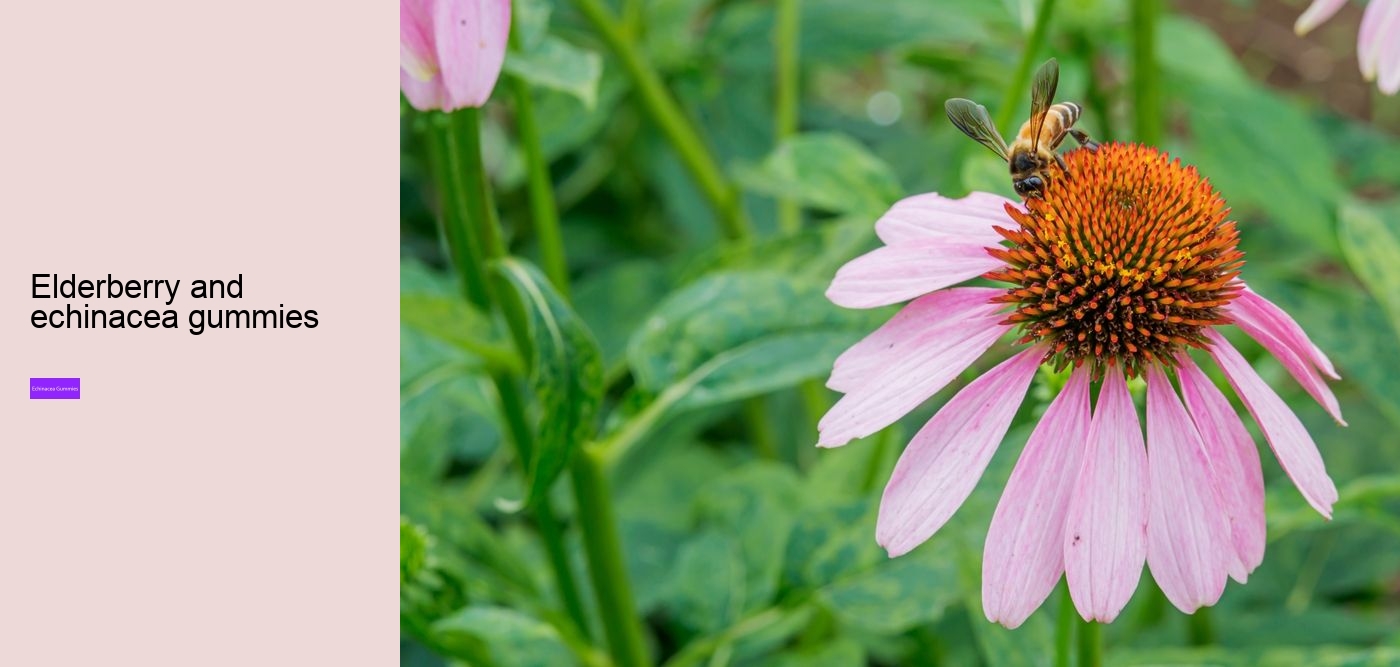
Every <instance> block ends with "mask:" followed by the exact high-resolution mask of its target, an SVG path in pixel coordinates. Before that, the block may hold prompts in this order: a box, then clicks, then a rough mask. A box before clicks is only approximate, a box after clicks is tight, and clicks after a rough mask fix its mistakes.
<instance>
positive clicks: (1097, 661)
mask: <svg viewBox="0 0 1400 667" xmlns="http://www.w3.org/2000/svg"><path fill="white" fill-rule="evenodd" d="M1078 624H1079V667H1102V665H1103V626H1102V625H1099V624H1098V623H1096V622H1094V621H1084V620H1081V621H1079V623H1078Z"/></svg>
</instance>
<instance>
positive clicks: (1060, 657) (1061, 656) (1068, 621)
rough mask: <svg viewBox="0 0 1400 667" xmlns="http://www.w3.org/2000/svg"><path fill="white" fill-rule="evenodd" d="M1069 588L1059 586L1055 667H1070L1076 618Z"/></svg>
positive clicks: (1076, 613)
mask: <svg viewBox="0 0 1400 667" xmlns="http://www.w3.org/2000/svg"><path fill="white" fill-rule="evenodd" d="M1078 617H1079V615H1078V612H1076V611H1075V609H1074V599H1073V598H1071V597H1070V596H1069V586H1064V585H1062V586H1060V613H1059V616H1057V617H1056V618H1055V667H1070V662H1069V651H1070V645H1071V644H1072V643H1073V640H1074V619H1076V618H1078Z"/></svg>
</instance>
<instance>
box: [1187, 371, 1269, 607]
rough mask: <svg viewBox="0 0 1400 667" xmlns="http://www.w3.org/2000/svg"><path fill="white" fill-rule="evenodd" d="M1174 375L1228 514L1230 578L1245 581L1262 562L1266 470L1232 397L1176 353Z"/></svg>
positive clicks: (1264, 532) (1264, 534) (1264, 533)
mask: <svg viewBox="0 0 1400 667" xmlns="http://www.w3.org/2000/svg"><path fill="white" fill-rule="evenodd" d="M1176 375H1177V379H1178V380H1179V381H1180V382H1181V394H1182V396H1183V397H1185V398H1186V408H1187V410H1188V411H1189V412H1190V413H1191V419H1192V420H1194V421H1195V422H1196V432H1198V433H1200V434H1201V439H1202V440H1204V441H1205V445H1206V456H1207V457H1208V458H1209V459H1210V464H1211V469H1212V470H1213V471H1214V472H1215V480H1216V481H1215V488H1216V489H1219V490H1220V494H1221V502H1222V503H1223V504H1224V507H1225V512H1226V513H1227V514H1229V515H1230V534H1231V541H1232V542H1233V543H1234V545H1235V554H1236V561H1237V563H1232V564H1231V572H1230V576H1232V577H1234V578H1235V580H1236V581H1238V582H1240V583H1244V582H1245V580H1247V579H1248V578H1249V573H1251V572H1253V571H1254V568H1256V567H1259V564H1260V563H1262V562H1263V561H1264V541H1265V536H1266V531H1265V526H1264V471H1263V470H1262V469H1261V468H1260V467H1259V450H1258V449H1257V448H1256V447H1255V446H1254V438H1252V437H1250V435H1249V431H1247V430H1245V427H1244V422H1242V421H1240V416H1239V414H1237V413H1236V412H1235V408H1234V407H1232V406H1231V405H1230V399H1228V398H1225V394H1223V393H1221V391H1220V390H1219V389H1217V388H1216V387H1215V383H1213V382H1211V381H1210V379H1209V378H1207V377H1206V375H1205V373H1202V372H1201V369H1200V368H1199V367H1197V366H1196V362H1194V361H1192V360H1191V357H1190V356H1189V355H1187V354H1184V353H1183V354H1179V355H1177V370H1176Z"/></svg>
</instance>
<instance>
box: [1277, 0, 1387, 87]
mask: <svg viewBox="0 0 1400 667" xmlns="http://www.w3.org/2000/svg"><path fill="white" fill-rule="evenodd" d="M1346 3H1347V0H1313V3H1312V4H1311V5H1309V6H1308V8H1307V9H1306V10H1305V11H1304V12H1303V13H1302V14H1300V15H1299V16H1298V22H1297V23H1295V24H1294V25H1293V29H1294V30H1295V31H1297V33H1298V34H1299V35H1303V34H1306V33H1308V32H1309V31H1311V30H1312V29H1313V28H1316V27H1317V26H1319V25H1322V23H1323V22H1325V21H1326V20H1327V19H1330V18H1332V15H1333V14H1336V13H1337V10H1339V9H1341V8H1342V5H1345V4H1346ZM1356 59H1357V62H1359V63H1360V65H1361V74H1362V76H1365V77H1366V80H1367V81H1376V79H1377V77H1379V79H1380V80H1379V81H1378V82H1377V85H1378V87H1379V88H1380V89H1381V92H1383V93H1385V94H1387V95H1394V94H1395V93H1397V92H1400V0H1371V1H1370V2H1369V3H1368V4H1367V5H1366V13H1365V14H1362V16H1361V29H1360V31H1359V32H1358V33H1357V35H1356Z"/></svg>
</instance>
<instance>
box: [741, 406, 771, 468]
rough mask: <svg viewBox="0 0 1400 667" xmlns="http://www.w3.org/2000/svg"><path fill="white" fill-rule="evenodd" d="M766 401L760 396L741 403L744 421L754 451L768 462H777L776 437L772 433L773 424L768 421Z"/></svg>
mask: <svg viewBox="0 0 1400 667" xmlns="http://www.w3.org/2000/svg"><path fill="white" fill-rule="evenodd" d="M766 403H767V401H765V400H764V399H763V397H762V396H754V397H753V398H750V399H747V400H745V401H744V403H743V413H744V421H745V422H746V423H747V424H748V427H749V436H750V437H752V438H753V444H754V449H756V450H758V455H759V457H760V458H763V459H765V460H768V461H777V460H778V436H777V434H776V433H774V432H773V424H772V423H771V422H769V421H768V408H767V405H766Z"/></svg>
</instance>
